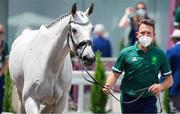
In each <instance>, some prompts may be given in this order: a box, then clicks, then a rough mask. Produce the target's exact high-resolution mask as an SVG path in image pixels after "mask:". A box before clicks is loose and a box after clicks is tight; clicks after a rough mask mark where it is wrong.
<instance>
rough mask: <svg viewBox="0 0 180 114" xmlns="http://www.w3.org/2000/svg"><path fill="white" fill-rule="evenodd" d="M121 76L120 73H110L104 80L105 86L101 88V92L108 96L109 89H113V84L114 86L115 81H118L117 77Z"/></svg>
mask: <svg viewBox="0 0 180 114" xmlns="http://www.w3.org/2000/svg"><path fill="white" fill-rule="evenodd" d="M120 75H121V74H120V73H115V72H112V73H111V74H110V75H109V76H108V78H107V80H106V84H105V88H103V91H104V93H105V94H107V95H108V94H109V92H110V88H111V87H113V86H114V85H115V84H116V81H117V79H118V77H119V76H120Z"/></svg>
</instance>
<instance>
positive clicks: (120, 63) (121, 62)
mask: <svg viewBox="0 0 180 114" xmlns="http://www.w3.org/2000/svg"><path fill="white" fill-rule="evenodd" d="M124 66H125V52H124V51H121V52H120V54H119V57H118V59H117V60H116V62H115V64H114V66H113V67H112V70H113V72H117V73H122V71H123V70H124Z"/></svg>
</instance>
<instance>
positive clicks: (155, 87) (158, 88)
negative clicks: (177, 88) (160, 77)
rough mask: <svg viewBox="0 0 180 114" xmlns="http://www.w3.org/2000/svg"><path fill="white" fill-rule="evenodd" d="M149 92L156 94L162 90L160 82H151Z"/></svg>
mask: <svg viewBox="0 0 180 114" xmlns="http://www.w3.org/2000/svg"><path fill="white" fill-rule="evenodd" d="M148 91H149V92H152V93H153V94H154V95H158V94H159V93H160V92H161V91H162V87H161V84H153V85H152V86H150V87H149V89H148Z"/></svg>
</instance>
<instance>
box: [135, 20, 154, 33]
mask: <svg viewBox="0 0 180 114" xmlns="http://www.w3.org/2000/svg"><path fill="white" fill-rule="evenodd" d="M141 24H145V25H149V26H151V27H152V28H153V31H155V22H154V20H152V19H143V20H142V21H141V22H140V23H139V24H138V31H139V27H140V26H141Z"/></svg>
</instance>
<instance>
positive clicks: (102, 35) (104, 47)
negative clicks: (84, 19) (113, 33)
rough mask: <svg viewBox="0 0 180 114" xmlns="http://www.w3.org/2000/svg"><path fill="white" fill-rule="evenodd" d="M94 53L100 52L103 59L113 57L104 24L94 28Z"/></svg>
mask: <svg viewBox="0 0 180 114" xmlns="http://www.w3.org/2000/svg"><path fill="white" fill-rule="evenodd" d="M94 32H95V35H94V37H93V51H94V52H95V53H96V52H97V51H99V52H100V53H101V56H102V57H111V56H112V49H111V43H110V41H109V36H108V33H107V31H106V30H105V27H104V25H103V24H96V25H95V28H94Z"/></svg>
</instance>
